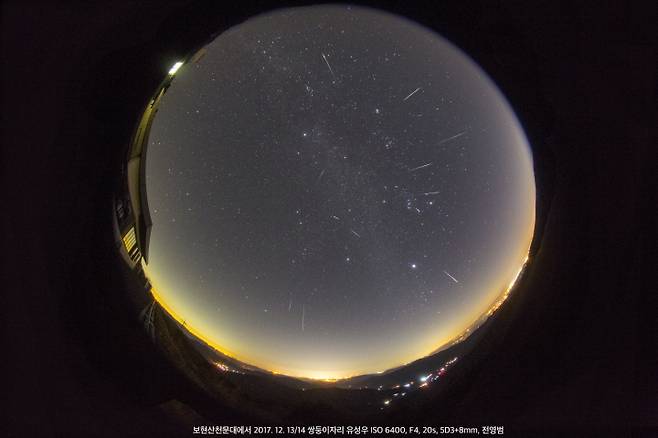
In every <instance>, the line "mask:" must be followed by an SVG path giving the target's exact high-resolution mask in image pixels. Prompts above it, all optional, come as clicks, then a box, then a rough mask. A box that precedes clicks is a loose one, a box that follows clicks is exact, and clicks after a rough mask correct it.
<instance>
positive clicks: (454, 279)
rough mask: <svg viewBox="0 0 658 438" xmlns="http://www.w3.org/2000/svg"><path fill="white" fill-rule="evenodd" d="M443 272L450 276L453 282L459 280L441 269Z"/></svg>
mask: <svg viewBox="0 0 658 438" xmlns="http://www.w3.org/2000/svg"><path fill="white" fill-rule="evenodd" d="M443 272H444V274H446V275H447V276H448V277H450V278H451V279H452V281H454V282H455V283H459V281H458V280H457V279H456V278H455V277H453V276H452V275H450V274H449V273H448V271H443Z"/></svg>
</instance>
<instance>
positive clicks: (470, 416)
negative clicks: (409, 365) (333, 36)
mask: <svg viewBox="0 0 658 438" xmlns="http://www.w3.org/2000/svg"><path fill="white" fill-rule="evenodd" d="M238 3H240V5H239V6H232V7H230V6H227V5H226V4H220V3H219V2H217V3H208V4H206V3H193V4H192V3H190V2H184V1H180V2H174V3H166V4H164V3H160V2H144V3H139V4H133V3H128V2H104V3H100V2H99V3H97V2H89V3H87V2H78V3H73V2H71V3H66V4H55V3H54V2H52V3H46V2H37V3H31V4H30V3H25V2H16V1H15V2H5V3H3V6H2V8H3V9H2V25H1V28H2V60H3V61H2V72H3V75H2V79H3V90H2V95H1V96H2V105H3V107H2V149H3V157H2V161H1V163H2V188H3V191H4V196H3V197H2V201H3V208H2V230H3V232H2V234H3V240H4V246H5V251H4V256H3V263H2V266H3V279H4V281H3V283H4V284H3V287H2V289H3V292H4V293H3V294H2V300H3V301H2V308H3V310H4V318H3V322H4V327H3V329H4V330H3V334H4V340H5V345H4V348H3V354H2V357H3V359H2V362H3V365H5V371H4V373H3V378H4V382H3V384H2V395H3V397H4V398H5V399H6V400H5V403H3V404H4V406H5V408H4V409H3V410H2V415H1V416H0V418H2V423H3V427H2V428H3V429H6V430H8V435H9V436H72V437H75V436H112V437H118V436H129V435H130V436H137V435H139V436H164V435H165V434H174V433H177V432H180V434H181V435H183V436H185V435H188V434H191V431H190V430H189V428H187V427H185V428H180V426H178V424H180V423H179V422H178V420H177V418H179V417H184V418H186V419H187V421H192V422H197V421H201V420H200V419H199V417H197V414H200V415H205V414H207V413H208V412H210V411H212V410H213V409H214V411H213V413H212V414H213V416H214V417H215V418H216V419H218V420H219V421H223V422H224V423H223V424H244V423H247V422H248V421H249V418H238V417H234V416H233V415H234V413H232V412H231V411H229V410H221V409H220V408H213V406H214V405H213V404H212V403H213V401H212V400H211V399H210V398H208V397H207V396H206V395H204V394H203V393H202V392H201V391H199V390H197V389H196V388H195V387H194V386H193V385H190V384H189V383H188V381H187V380H186V379H185V378H184V377H183V376H182V375H181V374H180V373H179V372H178V371H177V370H176V369H175V368H173V367H171V366H169V365H167V364H166V363H165V362H164V361H163V360H162V357H161V356H160V354H159V353H158V352H157V351H156V350H155V349H154V348H153V347H152V346H151V344H150V342H149V340H148V338H147V336H146V335H145V334H144V332H143V330H142V329H141V327H140V326H139V325H138V324H137V323H136V321H135V319H134V318H133V316H132V315H131V314H130V309H131V307H130V305H129V303H128V301H129V300H128V299H126V298H125V297H124V295H125V289H126V285H125V281H124V280H123V277H122V273H121V264H120V262H119V259H118V258H117V257H116V255H115V254H114V252H113V250H112V236H111V228H110V220H109V214H110V208H111V196H112V193H113V190H114V189H115V187H116V185H117V169H118V166H119V163H120V160H121V159H122V154H123V153H124V152H125V147H126V145H127V143H128V141H129V140H130V135H131V133H132V129H133V127H134V125H135V123H136V121H137V116H138V114H139V112H140V110H141V107H142V105H143V104H144V103H145V102H146V99H147V98H148V97H149V96H150V94H151V93H152V92H153V91H154V90H155V87H157V85H158V84H159V82H160V80H161V79H162V74H163V72H165V71H166V69H167V68H168V67H169V66H170V65H171V64H172V63H173V61H174V60H175V59H177V58H178V57H180V56H182V55H184V54H185V53H187V52H188V51H189V50H191V49H193V48H194V47H196V46H198V45H199V44H201V43H202V42H203V41H204V40H206V39H207V38H208V37H209V36H210V34H211V33H213V32H214V31H215V30H220V29H221V28H222V26H224V25H226V24H229V23H235V22H236V21H239V20H240V19H241V18H246V17H248V16H250V15H252V14H253V13H255V12H258V11H261V10H263V9H268V8H269V7H271V6H273V4H271V3H269V2H258V3H254V4H250V5H247V4H246V2H238ZM241 3H245V4H241ZM405 3H409V2H405ZM286 4H291V3H286ZM611 4H612V3H610V4H608V3H606V4H603V3H601V2H596V3H593V5H592V6H590V7H587V6H585V5H583V4H580V5H573V4H572V3H571V2H569V3H563V4H560V3H559V2H534V3H532V4H529V2H521V1H509V2H496V1H494V2H468V3H466V2H445V3H440V6H439V5H436V4H434V3H413V4H410V5H407V4H405V5H403V4H399V5H397V6H392V7H391V8H389V9H392V10H394V11H399V12H402V13H404V14H406V15H408V16H410V17H412V18H415V19H417V20H418V21H420V22H422V23H425V24H427V25H430V26H432V27H434V28H435V29H437V30H439V31H440V32H441V33H442V34H444V36H446V37H448V38H449V39H451V40H452V41H453V42H455V43H456V44H457V45H459V46H461V47H462V48H463V49H465V50H466V51H467V52H468V53H470V54H471V55H472V56H473V57H474V58H475V59H476V61H477V62H478V63H480V64H481V65H482V66H483V68H484V69H485V70H486V71H487V72H488V73H489V74H490V75H491V76H492V77H493V78H494V80H495V81H496V82H497V83H498V84H499V85H500V86H501V88H502V89H503V92H504V93H505V94H506V95H507V96H508V98H509V100H510V101H511V103H512V105H513V106H514V108H515V109H516V111H517V113H518V115H519V117H520V119H521V121H522V123H523V125H524V127H525V128H526V130H527V133H528V136H529V138H530V141H531V143H532V145H533V149H534V155H535V161H536V167H537V168H536V173H537V179H538V189H539V194H540V199H539V203H540V205H539V214H540V220H539V222H538V226H539V228H540V229H541V230H542V233H541V234H540V236H541V239H538V240H537V242H540V243H541V246H537V247H536V248H535V249H536V255H535V257H534V262H533V265H532V269H530V270H529V271H528V275H527V277H526V278H525V280H524V284H523V287H522V288H519V290H518V292H519V293H517V294H515V295H514V296H513V297H512V298H511V299H510V302H509V303H507V304H506V306H505V307H504V308H503V309H501V312H504V313H502V315H503V316H504V318H499V320H498V321H499V322H498V321H496V324H492V326H491V329H490V330H489V332H488V333H487V336H485V337H484V338H483V340H482V342H483V344H482V348H481V349H480V350H479V351H480V352H479V353H478V355H479V356H478V358H477V360H472V361H471V362H470V364H469V363H461V362H458V365H459V366H458V367H456V368H455V370H457V369H460V370H461V371H460V373H461V374H460V375H459V376H457V377H458V378H456V379H455V383H454V384H453V385H452V386H451V390H450V392H449V393H448V394H447V395H446V394H445V393H441V394H439V393H437V394H433V393H431V392H430V393H428V395H427V400H425V401H424V402H423V403H420V402H419V403H418V405H417V406H410V407H409V408H408V409H407V410H402V411H399V412H397V413H396V414H392V415H391V417H390V418H389V421H395V420H396V419H398V418H399V419H404V420H405V422H409V421H412V422H415V421H417V422H418V423H419V424H420V423H430V424H434V425H437V426H439V425H462V426H469V427H471V426H482V425H503V426H505V431H506V433H505V434H506V435H508V436H509V435H514V436H516V435H520V436H537V435H539V434H546V435H548V436H584V435H590V434H594V435H597V436H656V435H658V400H657V396H656V394H658V388H657V386H656V379H655V370H656V369H658V364H657V363H656V361H655V360H654V361H649V359H648V356H649V354H650V353H651V352H653V350H655V348H654V347H653V345H655V335H656V331H655V329H654V326H653V325H651V324H650V323H653V322H655V309H656V302H655V298H654V296H655V292H656V286H655V285H656V282H655V279H652V281H648V280H647V279H646V277H645V278H643V275H646V274H647V273H648V272H647V271H648V269H649V268H653V267H655V266H656V263H655V259H654V258H652V257H651V256H655V249H654V247H655V244H656V241H657V239H656V232H655V230H656V228H655V222H656V221H655V218H656V213H655V211H656V207H655V206H656V201H657V199H656V191H655V188H656V186H655V178H654V177H655V175H656V174H657V172H656V171H657V169H656V161H655V159H652V158H653V157H654V155H653V154H652V152H654V149H655V145H656V143H657V140H658V136H657V135H656V125H657V123H656V121H657V120H658V117H656V116H657V115H658V111H657V108H656V107H657V104H656V102H658V92H657V85H656V84H657V83H658V65H657V62H658V61H657V60H658V32H657V31H656V30H655V29H652V24H655V23H656V22H658V14H657V6H656V4H655V3H654V2H644V3H643V2H633V3H629V4H628V5H626V4H623V3H622V2H617V3H615V5H614V6H611ZM653 27H655V26H653ZM654 154H655V152H654ZM489 333H491V334H490V335H489ZM439 396H440V397H439ZM158 406H160V408H158ZM190 407H192V408H190ZM195 411H196V413H195Z"/></svg>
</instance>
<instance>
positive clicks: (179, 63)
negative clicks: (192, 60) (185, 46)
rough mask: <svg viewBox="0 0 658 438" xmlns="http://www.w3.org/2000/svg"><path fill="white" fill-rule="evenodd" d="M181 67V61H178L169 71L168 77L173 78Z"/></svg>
mask: <svg viewBox="0 0 658 438" xmlns="http://www.w3.org/2000/svg"><path fill="white" fill-rule="evenodd" d="M182 66H183V61H178V62H176V64H174V65H173V66H172V67H171V68H170V69H169V75H171V76H173V75H175V74H176V72H177V71H178V69H179V68H181V67H182Z"/></svg>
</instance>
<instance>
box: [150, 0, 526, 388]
mask: <svg viewBox="0 0 658 438" xmlns="http://www.w3.org/2000/svg"><path fill="white" fill-rule="evenodd" d="M206 50H207V52H206V54H205V56H204V57H203V58H201V59H200V60H199V61H198V62H197V63H194V64H189V65H184V66H183V67H182V68H181V69H180V70H179V71H178V73H177V74H176V76H175V78H174V80H173V83H172V85H171V87H170V88H169V90H168V92H167V94H166V95H165V96H164V98H163V101H162V104H161V107H160V110H159V112H158V114H157V116H156V118H155V121H154V124H153V127H152V131H151V137H150V143H149V150H148V157H147V173H146V175H147V193H148V202H149V206H150V210H151V214H152V218H153V231H152V236H151V248H150V261H149V264H148V266H147V273H148V275H149V277H150V279H151V280H152V282H153V284H154V286H155V288H156V290H157V292H158V294H159V297H160V299H161V300H162V301H163V302H165V303H166V305H167V306H168V307H169V308H170V309H172V310H173V311H175V312H176V314H177V315H179V316H180V317H181V318H182V319H184V320H185V321H186V324H187V325H188V326H189V327H192V328H194V329H195V330H196V331H198V332H200V333H202V334H203V335H204V337H205V338H207V339H208V340H210V341H212V343H213V344H214V345H215V346H217V347H218V348H220V349H221V350H222V351H225V352H227V353H229V354H231V355H233V356H235V357H236V358H238V359H240V360H243V361H245V362H248V363H250V364H253V365H256V366H260V367H262V368H266V369H268V370H273V371H277V372H282V373H286V374H290V375H296V376H307V377H322V378H326V377H344V376H349V375H354V374H361V373H368V372H376V371H380V370H384V369H387V368H390V367H393V366H397V365H400V364H402V363H406V362H409V361H411V360H413V359H416V358H419V357H421V356H423V355H426V354H428V353H430V352H431V351H433V350H435V349H436V348H437V347H439V346H441V345H443V344H444V343H446V342H448V341H449V340H450V339H452V338H453V337H454V336H455V335H457V334H458V333H460V332H461V331H462V330H463V329H465V328H466V327H468V326H469V325H470V324H472V323H473V321H474V320H475V319H477V318H478V317H479V316H480V314H481V313H482V312H484V311H485V310H486V309H487V308H488V307H489V306H490V305H491V303H492V302H493V301H494V300H495V299H496V298H497V297H498V296H499V295H500V294H501V293H502V292H503V291H504V289H505V287H506V286H507V285H508V283H509V282H510V280H511V279H512V278H513V277H514V275H515V274H516V272H517V270H518V269H519V267H520V266H521V264H522V263H523V260H524V259H525V257H526V255H527V252H528V248H529V245H530V240H531V238H532V232H533V227H534V220H535V186H534V176H533V170H532V157H531V153H530V150H529V147H528V144H527V140H526V138H525V136H524V134H523V131H522V129H521V127H520V125H519V123H518V121H517V119H516V117H515V116H514V114H513V112H512V111H511V109H510V107H509V106H508V104H507V103H506V101H505V100H504V98H503V97H502V95H501V94H500V92H499V91H498V89H497V88H496V86H495V85H494V84H493V83H492V82H491V81H490V79H488V77H487V76H486V75H485V73H484V72H483V71H482V70H481V69H480V68H479V67H477V66H476V65H475V64H474V63H473V62H472V61H471V60H470V59H469V58H468V57H467V56H466V55H465V54H463V52H461V51H460V50H459V49H457V48H456V47H454V46H452V45H451V44H450V43H449V42H447V41H446V40H444V39H443V38H441V37H440V36H438V35H436V34H434V33H433V32H431V31H429V30H428V29H425V28H423V27H420V26H419V25H417V24H414V23H412V22H410V21H408V20H406V19H403V18H400V17H395V16H392V15H389V14H386V13H382V12H378V11H374V10H369V9H362V8H348V7H344V6H340V7H338V6H332V7H309V8H297V9H288V10H282V11H277V12H274V13H271V14H269V15H263V16H259V17H256V18H254V19H251V20H249V21H247V22H245V23H243V24H241V25H238V26H236V27H234V28H232V29H230V30H228V31H226V32H224V33H223V34H221V35H220V36H219V37H218V38H217V39H216V40H214V41H213V42H212V43H210V44H209V45H208V46H207V47H206Z"/></svg>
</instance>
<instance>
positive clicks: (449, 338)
mask: <svg viewBox="0 0 658 438" xmlns="http://www.w3.org/2000/svg"><path fill="white" fill-rule="evenodd" d="M533 230H534V228H533ZM531 239H532V235H531V236H530V240H531ZM529 245H530V242H528V249H529ZM528 259H529V256H528V252H527V251H526V255H525V257H524V258H523V262H522V264H521V266H520V267H519V268H518V270H516V272H515V273H514V275H513V277H512V279H511V281H509V283H508V284H507V287H506V288H504V289H503V291H502V292H500V293H499V295H498V296H497V298H496V302H494V304H493V305H492V304H487V306H488V307H485V311H484V312H486V309H487V308H491V307H492V306H493V307H495V308H494V311H495V310H497V309H498V307H500V305H502V304H503V303H504V301H505V300H506V299H507V297H508V295H509V293H510V291H511V289H512V288H513V287H514V286H515V285H516V282H517V280H518V278H519V276H520V274H521V272H523V268H524V267H525V266H526V264H527V262H528ZM151 294H152V295H153V298H154V299H155V301H157V302H158V304H159V305H160V306H161V307H162V308H163V310H165V312H167V314H169V316H171V317H172V318H173V319H174V320H176V321H177V322H178V323H179V324H181V325H182V326H183V327H184V328H185V329H186V330H187V331H188V332H189V333H190V334H191V335H193V336H195V337H196V338H197V339H199V340H200V341H201V342H203V343H205V344H206V345H208V346H209V347H210V348H212V349H214V350H216V351H218V352H219V353H221V354H224V355H226V356H228V357H230V358H232V359H235V360H238V361H240V362H242V363H245V364H247V365H252V366H256V367H258V368H261V369H264V370H266V371H269V372H271V373H272V374H276V375H285V376H290V377H298V378H305V379H313V380H322V381H325V382H328V383H329V382H337V381H339V380H343V379H348V378H350V377H354V376H358V375H363V374H375V373H383V372H384V371H381V370H380V371H375V372H373V371H370V370H366V369H360V370H352V371H350V372H345V371H332V370H317V369H314V370H299V369H287V368H285V369H276V368H274V367H273V366H272V365H271V364H266V363H261V362H259V361H257V360H254V358H250V357H248V356H246V355H239V354H237V353H236V352H233V351H230V350H228V349H226V348H225V347H222V346H221V345H219V344H218V343H217V342H215V341H214V340H212V339H210V337H208V336H206V335H204V334H203V333H202V332H201V331H200V330H199V329H198V328H197V327H195V326H194V325H192V324H190V323H189V322H188V321H187V320H186V319H184V318H183V317H182V316H181V315H180V314H179V313H178V312H176V311H175V310H174V309H173V308H172V306H171V305H170V304H169V303H167V302H166V301H165V299H164V298H163V296H162V295H161V294H160V293H158V292H157V290H156V288H155V287H152V288H151ZM477 307H478V308H479V307H481V306H477ZM484 312H483V311H481V309H480V310H478V312H476V313H475V314H474V315H475V316H473V317H472V319H471V320H469V322H468V323H467V324H465V325H463V327H461V328H460V329H458V330H455V331H453V332H452V333H449V334H444V335H443V336H441V337H440V339H439V340H438V342H437V340H436V338H433V339H434V340H433V341H432V342H430V343H428V344H427V346H426V348H424V353H423V354H421V355H418V354H410V355H408V356H407V357H405V358H404V359H402V360H400V361H399V362H398V363H397V364H395V365H391V366H389V367H387V368H386V369H391V368H394V367H396V366H401V365H407V364H408V363H411V362H413V361H415V360H418V359H420V358H423V357H426V356H428V355H430V354H432V353H434V352H435V351H437V350H439V349H440V348H443V347H447V346H449V345H451V344H452V343H454V342H455V341H456V340H460V341H462V340H464V339H465V338H466V337H464V334H466V333H468V331H469V330H470V328H471V327H472V326H473V324H474V323H475V322H476V321H477V320H478V319H479V318H480V317H481V316H482V314H483V313H484ZM492 313H493V312H487V315H488V316H490V315H491V314H492ZM468 334H470V333H468Z"/></svg>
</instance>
